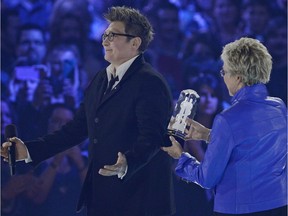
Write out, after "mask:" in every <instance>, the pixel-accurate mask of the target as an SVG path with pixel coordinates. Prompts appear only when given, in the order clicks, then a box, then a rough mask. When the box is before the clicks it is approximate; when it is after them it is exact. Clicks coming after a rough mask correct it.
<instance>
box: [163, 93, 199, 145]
mask: <svg viewBox="0 0 288 216" xmlns="http://www.w3.org/2000/svg"><path fill="white" fill-rule="evenodd" d="M199 99H200V96H199V95H198V94H197V92H196V91H194V90H192V89H186V90H183V91H181V93H180V96H179V98H178V101H177V103H176V105H175V108H174V111H173V115H172V116H171V119H170V122H169V125H168V134H169V135H173V136H177V137H179V138H181V139H183V140H185V136H186V135H187V133H186V130H189V128H190V127H189V126H188V125H187V118H189V119H193V118H194V116H195V113H196V108H197V104H198V101H199Z"/></svg>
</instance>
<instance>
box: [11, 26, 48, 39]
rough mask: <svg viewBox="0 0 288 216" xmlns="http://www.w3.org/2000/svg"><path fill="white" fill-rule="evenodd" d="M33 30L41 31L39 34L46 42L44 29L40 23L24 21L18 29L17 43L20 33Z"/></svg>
mask: <svg viewBox="0 0 288 216" xmlns="http://www.w3.org/2000/svg"><path fill="white" fill-rule="evenodd" d="M33 30H35V31H39V32H41V34H42V36H43V39H44V42H46V35H45V31H44V29H43V28H42V27H41V26H40V25H37V24H34V23H26V24H23V25H21V26H20V28H19V30H18V34H17V44H18V43H19V42H20V39H21V36H22V33H23V32H24V31H33Z"/></svg>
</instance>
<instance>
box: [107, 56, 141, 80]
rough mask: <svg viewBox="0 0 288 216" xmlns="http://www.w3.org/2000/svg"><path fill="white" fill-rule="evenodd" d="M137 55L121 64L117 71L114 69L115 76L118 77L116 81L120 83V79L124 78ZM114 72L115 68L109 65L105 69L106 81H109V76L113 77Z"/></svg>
mask: <svg viewBox="0 0 288 216" xmlns="http://www.w3.org/2000/svg"><path fill="white" fill-rule="evenodd" d="M138 56H139V55H137V56H135V57H133V58H131V59H129V60H128V61H126V62H124V63H123V64H121V65H120V66H119V67H118V68H117V69H116V73H115V75H116V76H118V81H117V82H120V80H121V79H122V77H123V76H124V74H125V73H126V71H127V70H128V68H129V67H130V66H131V64H132V63H133V62H134V60H135V59H136V58H137V57H138ZM114 71H115V67H114V66H113V65H112V64H110V65H109V66H108V67H107V68H106V73H107V78H108V81H110V79H111V76H112V75H113V76H114Z"/></svg>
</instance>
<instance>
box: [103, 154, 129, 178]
mask: <svg viewBox="0 0 288 216" xmlns="http://www.w3.org/2000/svg"><path fill="white" fill-rule="evenodd" d="M126 168H127V160H126V157H125V155H124V154H122V153H121V152H118V159H117V162H116V164H114V165H105V166H104V167H103V168H101V169H99V171H98V173H99V174H100V175H103V176H114V175H118V177H119V176H123V175H124V174H125V171H126Z"/></svg>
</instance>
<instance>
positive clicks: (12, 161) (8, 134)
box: [5, 124, 17, 176]
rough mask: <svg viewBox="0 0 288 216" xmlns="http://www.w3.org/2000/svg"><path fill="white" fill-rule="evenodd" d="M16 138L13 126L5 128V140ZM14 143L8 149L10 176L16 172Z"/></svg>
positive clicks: (15, 129)
mask: <svg viewBox="0 0 288 216" xmlns="http://www.w3.org/2000/svg"><path fill="white" fill-rule="evenodd" d="M12 137H17V128H16V126H15V125H13V124H10V125H7V126H6V127H5V139H6V141H9V142H10V140H9V138H12ZM15 145H16V143H14V142H12V146H10V147H9V148H8V162H9V167H10V175H11V176H13V175H15V170H16V147H15Z"/></svg>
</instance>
